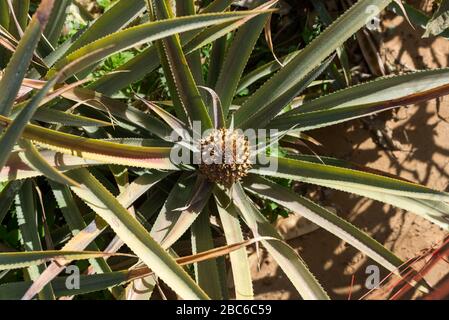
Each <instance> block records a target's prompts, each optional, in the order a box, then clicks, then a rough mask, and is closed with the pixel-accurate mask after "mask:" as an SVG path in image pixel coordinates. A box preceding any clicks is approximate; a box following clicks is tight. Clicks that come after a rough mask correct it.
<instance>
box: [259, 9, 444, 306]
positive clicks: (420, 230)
mask: <svg viewBox="0 0 449 320" xmlns="http://www.w3.org/2000/svg"><path fill="white" fill-rule="evenodd" d="M418 3H419V4H420V5H421V7H422V8H427V9H428V8H429V6H430V5H429V3H428V1H427V2H426V1H421V2H418ZM421 34H422V30H414V29H412V28H411V27H410V26H409V25H408V24H407V22H406V21H404V19H403V18H402V17H397V16H395V15H393V14H386V15H384V16H383V18H382V32H380V33H378V34H377V35H376V36H377V38H378V41H379V46H380V53H381V56H382V59H383V61H384V62H385V64H386V65H387V69H390V72H393V73H394V72H400V71H403V70H413V69H423V68H435V67H446V66H448V57H449V41H448V40H446V39H430V40H429V39H422V38H421ZM448 104H449V97H445V98H442V99H439V100H438V101H436V100H433V101H429V102H427V103H423V104H420V105H414V106H409V107H407V108H402V109H400V110H399V111H398V112H394V113H389V114H382V115H379V116H376V117H375V118H374V119H372V120H370V123H371V124H374V127H379V128H381V129H382V130H384V131H386V132H389V133H390V135H391V138H392V140H393V141H394V144H395V145H396V146H398V147H399V149H401V150H388V149H385V148H383V147H382V146H381V145H379V143H378V142H376V140H377V139H373V132H372V130H368V129H367V126H366V123H365V124H364V123H363V122H361V121H360V120H358V121H353V122H350V123H347V124H344V125H339V126H333V127H331V128H327V129H324V130H318V131H314V132H312V136H313V137H314V138H316V139H318V140H319V141H320V142H321V143H323V145H324V149H322V150H317V151H319V152H321V154H327V155H332V156H336V157H339V158H343V159H347V160H351V161H353V162H355V163H359V164H362V165H366V166H369V167H372V168H375V169H380V170H383V171H386V172H389V173H392V174H395V175H399V176H401V177H404V178H407V179H410V180H412V181H416V182H419V183H421V184H424V185H426V186H429V187H432V188H435V189H438V190H446V191H447V190H448V185H449V157H448V153H449V122H448V120H449V108H448V107H449V105H448ZM325 195H326V199H325V201H326V203H327V204H328V205H332V206H333V207H334V208H335V209H336V211H337V213H338V214H339V215H340V216H342V217H345V218H346V219H348V220H349V221H351V222H352V223H353V224H354V225H356V226H358V227H360V228H362V229H363V230H365V231H367V232H368V233H369V234H371V235H372V236H373V237H374V238H375V239H377V240H378V241H380V242H381V243H383V244H384V245H385V246H386V247H387V248H389V249H391V250H392V251H393V252H394V253H395V254H397V255H398V256H399V257H400V258H402V259H404V260H407V259H409V258H412V257H415V256H416V255H418V254H420V252H421V251H422V250H424V249H427V248H431V247H433V246H436V245H438V244H439V243H441V241H442V240H443V239H444V237H445V236H447V233H446V232H444V231H443V230H441V229H440V228H439V227H437V226H435V225H433V224H432V223H430V222H427V221H426V220H424V219H422V218H420V217H418V216H416V215H414V214H412V213H407V212H404V211H403V210H398V209H396V208H394V207H392V206H389V205H384V204H381V203H378V202H375V201H371V200H368V199H363V198H360V197H356V196H351V195H348V194H344V193H340V192H326V193H325ZM290 244H291V245H292V246H293V247H294V248H295V249H296V250H297V251H298V252H299V254H300V255H301V256H302V257H303V258H304V260H305V261H306V262H307V264H308V265H309V266H310V269H311V270H312V271H313V272H314V274H315V275H316V276H317V278H318V279H319V280H320V281H321V283H322V285H323V286H324V287H325V289H326V290H327V291H328V292H329V294H330V295H331V297H332V298H334V299H347V298H348V294H349V291H350V283H351V279H352V276H353V275H354V276H355V281H354V286H353V288H352V298H353V299H358V298H359V297H361V296H362V295H363V294H364V293H365V292H366V291H367V290H366V289H365V287H364V283H365V279H366V274H365V270H366V266H367V265H370V264H375V263H374V262H373V261H371V260H370V259H368V258H366V256H364V255H363V254H361V253H359V252H358V251H357V250H355V249H354V248H352V247H350V246H349V245H347V244H345V243H344V242H342V241H340V240H339V239H338V238H336V237H335V236H333V235H331V234H329V233H328V232H326V231H324V230H322V229H319V230H317V231H314V232H312V233H310V234H307V235H305V236H302V237H299V238H297V239H294V240H292V241H290ZM251 259H252V261H253V273H254V278H255V281H254V287H255V292H256V293H257V298H258V299H296V298H299V296H298V294H297V293H296V291H295V289H294V288H293V287H292V285H291V284H290V283H289V281H288V280H287V279H286V277H285V276H284V274H283V273H282V271H281V270H280V269H279V268H278V267H277V265H276V263H275V262H273V260H272V259H271V258H270V257H268V256H267V255H266V254H265V255H263V256H262V258H261V265H260V270H259V269H258V267H257V258H256V256H255V255H252V256H251ZM448 270H449V265H447V264H446V263H444V262H441V263H439V264H438V266H437V268H436V269H435V270H434V272H432V274H431V275H429V277H428V278H427V280H428V281H429V283H435V282H436V281H438V280H439V279H441V278H442V277H444V276H445V275H446V274H447V272H448ZM383 272H384V274H385V275H386V274H387V273H386V272H385V270H384V271H383ZM381 297H383V296H381ZM372 298H379V297H378V296H377V297H375V296H373V297H372Z"/></svg>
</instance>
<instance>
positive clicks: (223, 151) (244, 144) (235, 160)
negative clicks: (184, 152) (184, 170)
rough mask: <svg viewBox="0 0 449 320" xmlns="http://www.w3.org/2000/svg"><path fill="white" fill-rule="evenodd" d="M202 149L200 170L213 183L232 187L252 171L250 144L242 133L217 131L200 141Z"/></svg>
mask: <svg viewBox="0 0 449 320" xmlns="http://www.w3.org/2000/svg"><path fill="white" fill-rule="evenodd" d="M200 148H201V149H200V150H201V159H202V161H201V164H200V165H199V169H200V171H201V173H203V174H204V175H205V176H206V177H207V178H208V179H209V180H210V181H212V182H216V183H218V184H220V185H223V186H225V187H230V186H232V185H233V184H234V183H235V182H237V181H239V180H241V179H242V178H243V177H245V176H246V175H247V174H248V171H249V170H250V169H251V166H252V162H251V152H250V144H249V141H248V138H247V137H246V136H245V135H244V134H243V133H242V132H241V131H238V130H230V129H226V128H222V129H215V130H213V131H212V132H211V133H210V134H209V135H207V136H206V137H205V138H203V139H202V140H201V141H200Z"/></svg>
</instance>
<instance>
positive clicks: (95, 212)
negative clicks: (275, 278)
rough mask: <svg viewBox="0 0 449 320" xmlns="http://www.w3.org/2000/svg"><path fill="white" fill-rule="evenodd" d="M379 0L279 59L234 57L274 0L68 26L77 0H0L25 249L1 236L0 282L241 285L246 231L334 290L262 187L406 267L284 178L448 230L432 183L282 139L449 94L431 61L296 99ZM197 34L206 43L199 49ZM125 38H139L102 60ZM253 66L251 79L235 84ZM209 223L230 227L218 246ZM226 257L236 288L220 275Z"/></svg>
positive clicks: (10, 145)
mask: <svg viewBox="0 0 449 320" xmlns="http://www.w3.org/2000/svg"><path fill="white" fill-rule="evenodd" d="M390 2H391V1H389V0H359V1H358V2H357V3H356V4H354V5H353V6H352V7H350V8H349V9H348V10H347V11H346V12H345V13H343V14H342V15H341V16H340V17H339V18H338V19H337V20H335V21H334V22H333V23H332V24H331V25H330V26H329V27H327V28H326V29H325V30H324V31H323V32H321V33H320V34H319V35H318V36H317V37H316V39H314V40H313V41H312V42H311V43H310V44H308V45H307V46H306V47H305V48H303V49H302V50H298V51H297V52H293V53H292V54H290V55H288V56H287V57H286V58H285V59H282V60H283V62H282V63H283V64H282V65H280V64H279V61H277V60H273V61H272V62H270V63H268V64H266V65H263V66H261V67H259V68H257V69H255V70H253V71H250V72H248V73H246V74H245V72H247V70H246V65H247V62H248V60H249V59H250V58H251V55H252V51H253V48H254V46H255V44H256V42H257V40H258V39H259V37H260V36H261V34H262V33H263V30H264V28H266V26H267V21H268V20H269V19H270V16H271V15H272V14H273V12H275V10H276V5H277V1H276V0H271V1H262V3H260V4H259V5H258V6H257V7H254V8H251V10H231V8H233V7H231V5H232V3H233V1H232V0H214V1H211V2H210V3H209V4H207V5H206V4H204V5H201V6H198V5H197V4H195V2H194V1H193V0H182V1H180V0H177V1H174V2H172V1H168V0H131V1H129V0H119V1H116V2H114V3H113V5H112V6H111V7H110V8H109V9H108V10H107V11H106V12H105V13H103V14H102V15H100V16H99V17H98V18H97V19H95V20H92V21H88V23H87V26H86V28H85V29H84V30H81V31H80V32H77V33H76V34H74V35H69V36H68V38H67V39H66V40H64V41H63V42H62V43H60V38H61V37H60V36H61V32H62V30H63V25H64V21H65V19H66V14H65V13H66V12H67V10H66V9H67V8H68V7H69V6H70V5H72V1H70V0H65V1H54V0H41V1H40V2H39V5H38V7H37V8H36V11H35V13H34V15H33V18H32V19H31V20H30V21H28V19H27V18H26V16H27V13H28V11H29V4H30V2H29V1H23V3H22V4H24V5H23V6H21V5H19V4H18V3H19V2H18V1H16V2H13V4H15V7H13V9H14V8H15V9H16V10H15V12H14V15H16V16H15V17H16V18H18V17H21V19H9V17H10V16H13V15H12V12H11V7H10V6H9V5H7V4H6V1H0V6H1V7H0V13H1V15H0V16H1V17H2V20H0V25H1V26H2V27H1V33H0V36H1V38H0V40H1V43H0V44H1V45H2V47H3V48H2V51H0V54H1V55H0V63H1V64H2V67H4V70H3V72H2V77H1V81H0V93H1V94H0V125H1V126H2V127H3V133H2V135H1V136H0V147H1V150H2V152H1V154H0V170H1V171H0V181H1V182H2V183H3V187H2V191H1V194H0V201H1V203H2V206H1V208H0V223H2V222H3V221H6V219H9V221H15V224H16V225H17V228H18V231H19V234H20V237H19V238H20V239H19V240H20V245H19V246H20V248H21V249H22V250H20V251H16V252H8V251H6V250H5V251H3V252H0V270H4V271H3V272H2V273H1V274H0V279H3V280H0V281H1V282H2V284H1V285H0V297H1V298H4V299H34V298H39V299H57V298H60V297H66V296H77V295H83V294H87V293H92V292H97V291H109V292H110V294H111V295H112V297H114V298H115V299H149V298H151V296H152V294H153V291H154V290H155V288H156V287H157V286H159V281H162V282H163V283H164V284H165V285H167V286H168V287H170V288H171V290H173V292H175V293H176V295H177V296H178V297H180V298H182V299H209V298H212V299H227V298H229V297H235V298H236V299H252V298H253V296H254V292H253V286H252V279H251V273H250V264H249V260H248V253H247V249H246V248H247V246H249V245H253V244H255V243H257V244H260V245H262V246H263V247H264V248H265V249H266V250H267V251H268V253H269V254H270V255H272V256H273V258H274V259H275V260H276V262H277V263H278V264H279V267H280V268H281V269H282V270H283V272H284V273H285V274H286V276H287V277H288V278H289V279H290V281H291V282H292V284H293V285H294V287H295V288H296V289H297V290H298V292H299V294H300V295H301V296H302V297H303V298H304V299H329V295H328V294H327V293H326V291H325V290H324V289H323V287H322V285H321V284H320V283H319V279H316V278H315V276H314V275H313V270H309V269H308V267H307V265H306V263H305V262H304V261H303V260H302V259H301V257H300V256H299V255H298V253H297V252H296V251H295V250H293V249H292V248H291V247H290V246H289V245H288V243H286V242H285V241H284V240H283V239H282V238H281V236H280V235H279V234H278V233H277V231H276V229H275V228H274V227H273V225H272V224H271V223H270V222H269V221H268V219H267V218H266V217H265V216H264V215H263V214H262V213H261V208H260V205H259V202H258V201H257V200H258V199H262V200H268V201H273V202H275V203H277V204H279V205H280V206H281V207H284V208H286V209H288V210H289V211H290V212H292V214H298V215H301V216H303V217H305V218H306V219H308V220H310V221H312V222H313V223H315V224H316V225H318V226H320V227H321V228H323V229H325V230H327V231H329V232H331V233H333V234H334V235H336V236H337V237H339V238H341V239H342V240H344V241H346V242H347V243H348V244H350V245H352V246H354V247H355V248H356V249H358V250H360V251H361V252H363V253H364V254H366V255H367V256H369V257H370V258H371V259H373V260H374V261H375V262H376V263H378V264H379V265H380V266H382V267H383V268H385V269H387V270H389V271H390V272H394V273H398V274H400V267H401V266H402V265H403V263H404V262H403V261H402V260H401V259H399V258H398V257H397V256H395V255H394V254H393V253H392V252H391V251H389V250H388V249H387V248H385V247H384V246H382V245H381V244H380V243H378V242H377V241H376V240H374V239H373V238H372V237H370V236H369V235H368V234H366V233H365V232H363V231H362V230H360V229H358V228H357V227H355V226H353V225H351V224H350V223H349V222H347V221H346V220H344V219H342V218H340V217H339V216H338V215H337V214H335V213H333V212H331V211H329V210H328V209H326V208H324V207H322V206H320V205H319V204H317V203H315V202H314V201H312V200H310V199H308V198H306V197H303V196H300V195H299V194H297V193H295V192H293V191H292V190H291V189H290V188H287V187H285V186H283V185H282V184H281V183H278V182H279V179H290V180H293V181H298V182H301V183H307V184H314V185H319V186H323V187H326V188H331V189H335V190H339V191H343V192H349V193H353V194H356V195H360V196H363V197H368V198H371V199H374V200H378V201H382V202H385V203H388V204H393V205H395V206H397V207H399V208H402V209H405V210H408V211H411V212H413V213H415V214H418V215H421V216H423V217H424V218H426V219H428V220H429V221H431V222H433V223H435V224H437V225H439V226H441V227H442V228H445V229H448V227H449V219H448V217H449V205H448V203H447V202H448V200H449V195H448V194H447V193H445V192H443V191H437V190H433V189H429V188H427V187H425V186H421V185H418V184H414V183H411V182H408V181H405V180H403V179H400V178H393V177H391V176H386V175H382V174H381V173H379V172H375V173H373V172H372V171H369V170H368V169H367V170H363V168H362V169H361V168H360V167H359V166H356V165H354V164H351V163H348V162H345V161H341V160H338V159H334V158H329V157H325V156H323V157H321V156H317V155H315V154H295V153H292V152H290V151H289V149H288V148H284V147H283V143H284V142H286V141H292V140H293V141H301V140H302V139H307V135H306V132H307V131H309V130H312V129H316V128H323V127H326V126H331V125H334V124H337V123H341V122H344V121H349V120H353V119H357V118H362V117H365V116H369V115H372V114H375V113H379V112H382V111H386V110H391V109H393V108H397V107H400V106H404V105H407V104H413V103H417V102H420V101H425V100H428V99H432V98H435V97H439V96H443V95H445V94H447V93H448V88H449V84H448V81H447V79H448V74H449V70H447V69H435V70H423V71H418V72H411V73H406V74H403V75H397V76H390V77H383V78H379V79H376V80H374V81H371V82H365V83H362V84H359V85H356V86H348V87H347V88H344V89H341V90H339V91H336V92H333V93H329V94H326V95H323V96H320V97H317V98H315V99H313V100H310V101H305V102H303V103H302V104H299V105H296V104H295V103H292V102H293V101H294V99H295V98H296V97H298V96H299V95H300V94H301V93H302V92H303V91H304V90H306V89H307V88H308V87H309V86H310V85H311V83H312V82H313V81H314V80H315V79H317V78H318V77H320V75H321V74H323V72H324V71H325V70H326V69H327V68H328V67H329V66H336V65H337V64H336V61H338V59H339V57H338V56H336V55H334V54H333V52H335V51H336V50H339V49H340V48H341V46H342V45H343V44H344V42H345V41H346V40H347V39H349V38H350V37H351V36H353V35H354V34H355V33H356V32H357V31H358V30H359V29H361V28H363V27H364V26H365V25H366V23H367V22H368V21H370V20H371V19H372V18H373V15H374V13H373V11H372V10H369V8H372V6H375V7H376V8H377V9H378V10H379V12H380V11H382V10H383V9H385V8H386V7H387V6H388V5H389V4H390ZM407 8H408V7H407ZM23 17H25V18H23ZM421 18H422V17H421ZM86 19H89V17H87V18H86ZM205 46H211V47H212V50H211V51H210V52H211V53H210V55H211V56H210V58H209V59H208V60H207V61H206V60H205V59H204V58H203V57H202V54H201V52H202V51H201V50H202V48H204V47H205ZM123 52H132V55H131V57H130V58H129V59H127V60H126V61H125V62H122V63H121V64H120V65H119V66H116V67H115V68H113V70H109V71H108V72H102V73H96V70H98V66H99V65H101V64H102V63H104V62H105V61H107V59H110V57H114V56H115V55H117V54H120V53H123ZM337 69H338V68H337ZM204 70H207V77H205V72H204ZM142 78H146V79H150V80H151V81H156V80H154V79H158V80H157V81H161V79H163V81H164V83H165V84H166V87H167V93H166V96H167V97H168V98H169V100H165V101H151V100H152V99H150V97H152V96H157V95H158V94H157V92H147V93H146V94H142V93H141V92H135V90H134V89H135V88H134V87H132V84H134V83H136V82H138V81H139V80H141V79H142ZM264 78H268V80H266V81H265V82H263V84H262V85H261V86H260V87H259V88H258V89H257V90H255V92H254V93H252V94H251V95H249V96H247V97H243V98H242V97H239V96H238V92H240V91H241V90H242V89H245V88H248V86H250V85H252V84H255V83H256V82H258V81H259V80H261V79H264ZM120 92H121V93H120ZM123 92H126V95H124V94H123ZM248 132H252V133H253V134H248ZM267 132H269V133H270V134H266V133H267ZM43 191H45V192H43ZM47 191H48V192H47ZM39 203H41V205H39ZM50 211H51V212H52V220H53V221H52V222H51V223H53V225H55V223H56V221H57V222H58V228H55V229H54V230H50V229H51V228H49V227H48V225H49V223H50V221H48V219H46V217H47V214H49V213H50ZM42 221H43V222H42ZM217 235H223V237H224V240H225V243H224V244H222V245H218V246H217V244H216V241H214V240H216V239H215V238H216V237H217ZM185 239H187V240H188V241H185ZM186 242H187V243H188V245H186ZM125 246H126V247H125ZM186 247H187V248H186ZM186 251H187V254H181V253H185V252H186ZM225 257H228V258H229V264H230V269H227V268H226V264H225V263H224V262H225V259H224V258H225ZM69 266H76V267H77V268H82V269H83V273H82V274H81V275H80V276H79V286H68V285H67V278H68V277H67V276H66V275H64V270H66V269H68V268H69ZM227 272H231V273H232V278H233V282H234V288H235V290H234V292H233V293H230V292H229V290H228V288H227V285H226V283H225V281H223V279H225V278H226V273H227ZM11 279H12V280H11ZM415 285H416V286H418V287H420V288H421V290H427V285H426V284H425V283H424V284H423V283H416V284H415Z"/></svg>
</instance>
